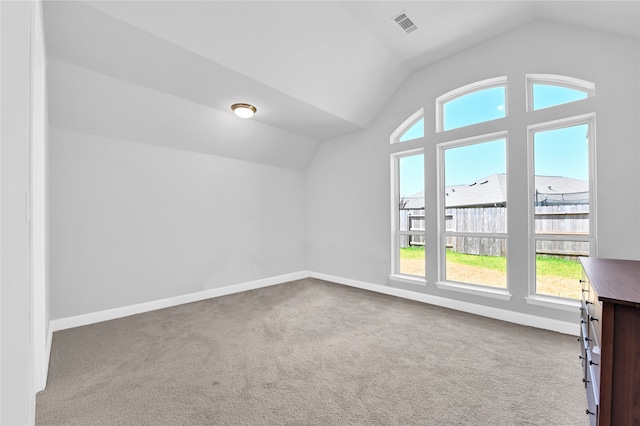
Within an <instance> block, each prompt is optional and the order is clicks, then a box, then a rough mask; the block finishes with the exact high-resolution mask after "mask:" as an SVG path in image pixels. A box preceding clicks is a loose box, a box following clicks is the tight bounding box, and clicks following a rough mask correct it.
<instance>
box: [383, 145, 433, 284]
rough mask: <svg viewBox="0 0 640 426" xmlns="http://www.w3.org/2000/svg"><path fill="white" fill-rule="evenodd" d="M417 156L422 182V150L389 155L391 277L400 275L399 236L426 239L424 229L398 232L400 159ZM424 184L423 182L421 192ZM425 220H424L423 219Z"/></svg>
mask: <svg viewBox="0 0 640 426" xmlns="http://www.w3.org/2000/svg"><path fill="white" fill-rule="evenodd" d="M417 155H422V156H423V180H424V178H425V177H426V173H424V169H425V167H424V148H422V147H421V148H414V149H408V150H406V151H400V152H393V153H391V154H390V156H389V158H390V167H391V275H392V276H397V275H398V274H400V236H401V235H416V236H421V237H424V239H425V241H426V238H427V235H426V229H425V230H424V231H408V230H407V231H401V230H400V217H399V208H398V206H399V202H400V159H401V158H406V157H413V156H417ZM424 185H425V182H423V186H422V187H423V192H424V187H425V186H424ZM425 219H426V218H425ZM425 271H426V258H425Z"/></svg>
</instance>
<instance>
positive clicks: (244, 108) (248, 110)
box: [231, 104, 257, 118]
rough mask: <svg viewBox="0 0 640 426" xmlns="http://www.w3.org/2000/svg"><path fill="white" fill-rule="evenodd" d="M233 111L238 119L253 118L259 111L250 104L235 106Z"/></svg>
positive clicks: (232, 106) (232, 107)
mask: <svg viewBox="0 0 640 426" xmlns="http://www.w3.org/2000/svg"><path fill="white" fill-rule="evenodd" d="M231 109H232V110H233V112H234V113H235V114H236V115H237V116H238V117H242V118H249V117H253V114H255V113H256V111H257V109H256V107H254V106H253V105H249V104H233V105H231Z"/></svg>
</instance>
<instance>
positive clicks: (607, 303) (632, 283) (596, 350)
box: [580, 258, 640, 426]
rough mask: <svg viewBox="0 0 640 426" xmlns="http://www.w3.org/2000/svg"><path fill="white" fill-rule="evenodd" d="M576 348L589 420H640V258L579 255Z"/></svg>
mask: <svg viewBox="0 0 640 426" xmlns="http://www.w3.org/2000/svg"><path fill="white" fill-rule="evenodd" d="M580 262H581V263H582V268H583V270H584V273H583V279H582V306H581V308H580V313H581V315H580V350H581V355H580V356H581V358H582V366H583V369H584V378H583V381H584V384H585V389H586V392H587V410H586V411H587V415H589V417H590V420H591V424H592V425H599V426H627V425H628V426H638V425H640V261H635V260H618V259H598V258H582V259H580Z"/></svg>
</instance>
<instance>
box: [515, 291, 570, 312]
mask: <svg viewBox="0 0 640 426" xmlns="http://www.w3.org/2000/svg"><path fill="white" fill-rule="evenodd" d="M524 300H526V301H527V303H529V304H530V305H537V306H544V307H545V308H553V309H562V310H563V311H569V312H574V313H576V314H577V313H579V311H580V302H579V301H578V300H572V299H562V298H556V297H553V296H544V295H540V294H535V295H531V296H527V297H525V298H524Z"/></svg>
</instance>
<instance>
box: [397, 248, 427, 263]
mask: <svg viewBox="0 0 640 426" xmlns="http://www.w3.org/2000/svg"><path fill="white" fill-rule="evenodd" d="M400 257H401V258H402V259H418V260H419V259H424V247H406V248H402V249H400Z"/></svg>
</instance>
